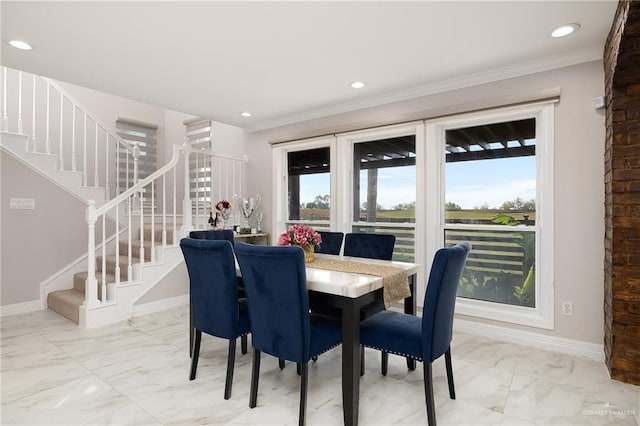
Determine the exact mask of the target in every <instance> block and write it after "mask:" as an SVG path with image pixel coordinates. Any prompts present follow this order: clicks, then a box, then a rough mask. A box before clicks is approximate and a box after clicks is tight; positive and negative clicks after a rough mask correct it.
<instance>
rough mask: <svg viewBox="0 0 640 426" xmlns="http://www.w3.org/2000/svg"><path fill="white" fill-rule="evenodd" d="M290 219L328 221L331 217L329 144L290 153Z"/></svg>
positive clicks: (288, 166)
mask: <svg viewBox="0 0 640 426" xmlns="http://www.w3.org/2000/svg"><path fill="white" fill-rule="evenodd" d="M287 169H288V173H287V176H288V182H287V184H288V192H289V197H288V211H289V215H288V216H289V221H292V222H295V221H301V220H302V221H328V220H329V219H330V217H331V160H330V150H329V147H324V148H316V149H307V150H303V151H291V152H288V153H287Z"/></svg>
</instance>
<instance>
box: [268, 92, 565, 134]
mask: <svg viewBox="0 0 640 426" xmlns="http://www.w3.org/2000/svg"><path fill="white" fill-rule="evenodd" d="M560 91H561V90H560V87H554V88H551V89H546V90H544V91H542V92H541V93H539V94H538V95H537V96H535V97H534V96H529V97H527V99H526V100H518V101H511V102H505V103H502V104H497V103H496V104H493V105H490V106H483V107H478V108H470V109H466V110H465V109H460V110H457V111H452V112H446V113H441V114H434V115H430V116H425V115H423V116H422V117H419V118H413V119H407V120H403V121H394V122H391V123H385V124H378V125H375V126H366V127H356V128H353V129H349V130H343V131H340V132H327V133H321V134H315V135H313V136H306V137H303V138H294V139H286V140H282V141H273V142H268V143H269V145H280V144H284V143H289V142H295V141H300V140H303V139H315V138H322V137H328V136H337V135H342V134H346V133H351V132H358V131H361V130H374V129H379V128H382V127H388V126H394V125H402V124H408V123H414V122H417V121H422V122H423V123H426V122H428V121H431V120H438V119H441V118H446V117H453V116H456V115H460V114H472V113H476V112H482V111H491V110H495V109H499V108H509V107H515V106H522V105H536V104H541V103H547V102H554V103H557V102H559V101H560ZM454 108H455V107H454Z"/></svg>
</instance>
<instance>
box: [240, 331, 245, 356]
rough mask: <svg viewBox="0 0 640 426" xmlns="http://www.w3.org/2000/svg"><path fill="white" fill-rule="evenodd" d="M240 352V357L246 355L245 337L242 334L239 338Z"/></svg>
mask: <svg viewBox="0 0 640 426" xmlns="http://www.w3.org/2000/svg"><path fill="white" fill-rule="evenodd" d="M240 351H241V352H242V355H245V354H246V353H247V335H246V334H243V335H242V336H241V337H240Z"/></svg>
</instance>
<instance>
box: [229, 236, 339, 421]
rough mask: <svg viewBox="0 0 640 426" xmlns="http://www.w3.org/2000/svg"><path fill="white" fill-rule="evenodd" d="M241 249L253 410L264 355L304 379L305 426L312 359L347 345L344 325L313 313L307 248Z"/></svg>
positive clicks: (301, 416) (240, 245) (238, 254)
mask: <svg viewBox="0 0 640 426" xmlns="http://www.w3.org/2000/svg"><path fill="white" fill-rule="evenodd" d="M235 250H236V257H237V259H238V263H239V264H240V271H241V273H242V279H243V282H244V286H245V290H246V292H247V305H248V308H249V315H250V317H251V323H252V330H251V342H252V345H253V348H254V350H253V369H252V372H251V393H250V397H249V407H251V408H254V407H255V406H256V403H257V398H258V378H259V375H260V354H261V352H264V353H267V354H269V355H272V356H274V357H277V358H279V359H283V360H288V361H292V362H296V363H297V364H298V367H299V372H300V376H301V382H300V414H299V424H301V425H303V424H304V423H305V417H306V406H307V381H308V363H309V360H310V359H312V358H313V357H316V356H318V355H320V354H322V353H323V352H326V351H328V350H329V349H332V348H334V347H336V346H338V345H339V344H340V343H341V342H342V329H341V324H340V322H339V321H335V320H333V319H331V318H327V317H324V316H320V315H315V314H310V313H309V300H308V297H309V296H308V292H307V275H306V267H305V263H304V252H303V250H302V248H300V247H296V246H287V247H279V246H255V245H251V244H246V243H238V244H236V246H235Z"/></svg>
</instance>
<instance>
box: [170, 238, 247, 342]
mask: <svg viewBox="0 0 640 426" xmlns="http://www.w3.org/2000/svg"><path fill="white" fill-rule="evenodd" d="M180 248H181V249H182V253H183V255H184V260H185V263H186V264H187V271H188V272H189V288H190V292H191V306H192V310H193V321H194V326H195V327H196V328H197V329H198V330H201V331H203V332H205V333H207V334H211V335H213V336H217V337H222V338H225V339H235V338H236V337H238V333H237V330H238V319H239V308H238V288H237V281H236V265H235V259H234V257H233V246H232V245H231V242H229V241H226V240H219V241H212V240H197V239H192V238H183V239H182V240H180Z"/></svg>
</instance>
